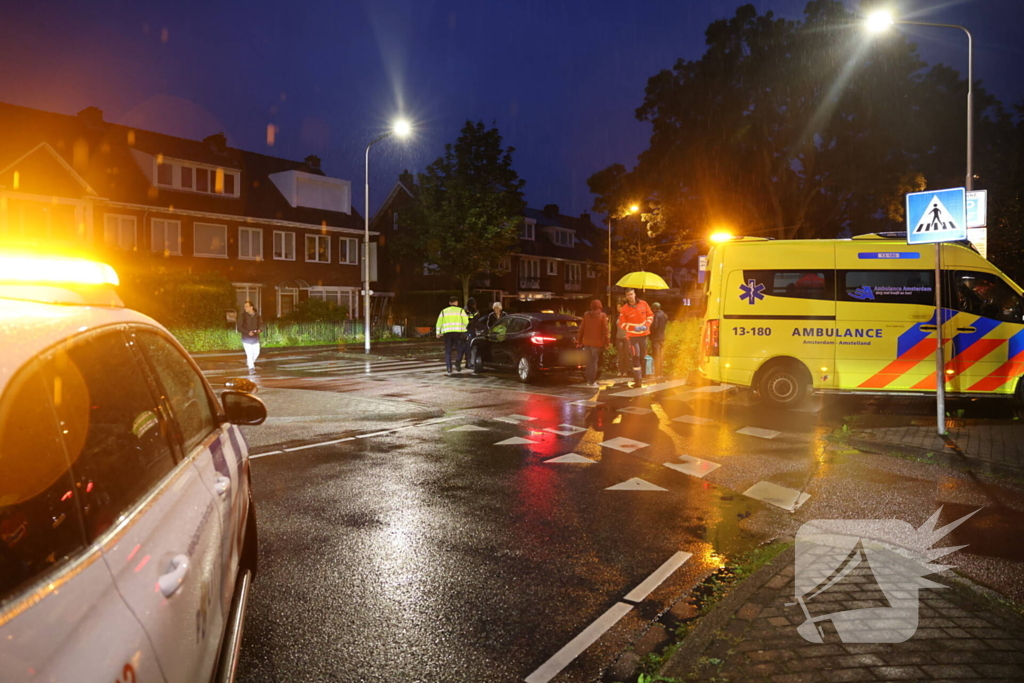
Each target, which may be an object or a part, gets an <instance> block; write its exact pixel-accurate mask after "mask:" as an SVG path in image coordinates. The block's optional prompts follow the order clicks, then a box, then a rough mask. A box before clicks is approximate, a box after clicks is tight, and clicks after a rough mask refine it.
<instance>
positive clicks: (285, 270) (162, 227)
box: [0, 104, 386, 317]
mask: <svg viewBox="0 0 1024 683" xmlns="http://www.w3.org/2000/svg"><path fill="white" fill-rule="evenodd" d="M0 131H2V135H0V244H7V245H19V244H21V245H35V246H39V245H41V244H45V245H46V247H47V248H49V249H57V250H62V249H63V250H68V251H74V252H76V253H86V254H90V255H93V256H95V257H97V258H100V259H102V260H104V261H107V262H109V263H111V264H112V265H114V266H115V267H116V268H117V269H118V270H119V272H122V273H124V272H129V273H130V272H136V273H138V272H150V273H166V272H172V271H181V270H184V271H187V272H190V273H208V272H211V271H213V272H217V273H221V274H223V275H224V276H225V277H226V278H228V279H229V280H230V281H231V283H232V284H233V285H234V288H235V292H236V299H237V305H238V307H239V308H240V307H241V304H242V303H243V302H244V301H245V300H246V299H250V300H252V301H253V302H254V303H256V305H257V306H258V307H259V308H260V310H261V311H262V312H263V314H264V315H265V316H267V317H280V316H284V315H287V314H288V313H290V312H291V311H292V310H293V309H294V308H295V306H296V305H297V304H298V303H299V302H300V301H302V300H304V299H306V298H309V297H312V298H317V299H322V300H325V301H329V302H332V303H334V304H336V305H339V306H344V307H346V308H347V310H348V312H349V316H350V317H358V316H359V315H360V314H361V312H360V310H359V309H360V296H359V292H360V290H361V280H362V277H361V269H360V261H361V259H360V249H361V242H362V236H363V221H362V217H361V216H360V215H359V213H358V212H356V211H355V209H354V208H353V206H352V185H351V182H350V181H348V180H342V179H340V178H333V177H330V176H328V175H327V174H326V173H324V171H323V170H322V169H321V168H320V160H319V159H318V158H317V157H315V156H309V157H306V159H305V160H304V161H301V162H297V161H290V160H287V159H279V158H276V157H272V156H268V155H265V154H257V153H255V152H248V151H245V150H240V149H236V148H233V147H229V146H228V145H227V139H226V138H225V137H224V135H223V134H220V133H218V134H214V135H210V136H209V137H207V138H205V139H204V140H202V141H197V140H188V139H184V138H179V137H174V136H171V135H164V134H161V133H155V132H152V131H146V130H141V129H138V128H131V127H128V126H123V125H118V124H113V123H109V122H107V121H104V120H103V112H101V111H100V110H99V109H96V108H95V107H89V108H87V109H84V110H82V111H81V112H79V113H78V115H77V116H69V115H64V114H56V113H51V112H45V111H40V110H37V109H30V108H27V107H20V106H15V105H10V104H0ZM371 240H372V241H371V245H370V247H371V259H370V269H371V277H372V278H374V279H376V275H375V271H376V254H377V244H376V241H375V240H376V235H375V234H374V235H372V236H371ZM381 300H386V299H383V297H381V298H378V299H377V301H381Z"/></svg>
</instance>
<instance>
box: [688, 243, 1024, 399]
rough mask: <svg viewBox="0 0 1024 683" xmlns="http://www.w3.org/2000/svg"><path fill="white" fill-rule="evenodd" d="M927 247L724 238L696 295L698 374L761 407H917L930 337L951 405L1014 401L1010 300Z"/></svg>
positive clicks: (978, 264)
mask: <svg viewBox="0 0 1024 683" xmlns="http://www.w3.org/2000/svg"><path fill="white" fill-rule="evenodd" d="M941 249H942V256H941V264H942V305H943V308H942V319H941V321H937V320H936V315H935V291H934V286H935V247H934V245H931V244H929V245H920V246H911V245H908V244H907V243H906V238H905V233H875V234H868V235H859V236H857V237H854V238H852V239H846V240H785V241H776V240H769V239H765V238H751V237H742V238H735V239H732V240H729V241H726V242H723V243H720V244H717V245H715V246H714V247H712V249H711V251H710V253H709V254H708V263H707V273H706V279H705V283H704V287H705V290H704V293H705V305H706V312H705V314H704V325H703V331H702V339H701V354H700V367H699V371H700V374H701V375H702V376H703V377H704V378H705V379H706V380H709V381H710V382H712V383H722V384H732V385H738V386H742V387H750V388H753V389H755V390H756V391H757V392H758V393H759V394H760V395H761V397H762V399H763V400H765V401H767V402H768V403H771V404H774V405H776V406H781V407H791V406H795V405H796V404H798V403H799V402H800V401H801V400H802V399H803V398H804V397H805V396H806V395H807V394H808V392H810V391H816V392H819V393H843V394H890V395H908V396H911V395H928V394H934V392H935V390H936V379H935V375H936V367H935V366H936V358H935V356H936V348H937V346H938V341H937V340H938V336H937V331H938V327H939V325H941V327H942V330H941V331H942V340H943V353H944V359H945V366H944V381H945V384H946V391H947V392H948V394H949V395H950V396H960V397H981V396H984V397H1002V398H1011V399H1013V398H1015V399H1016V400H1017V401H1018V406H1019V405H1020V402H1021V401H1024V381H1022V379H1021V376H1022V375H1024V317H1022V316H1024V299H1022V296H1021V288H1020V287H1019V286H1018V285H1017V284H1015V283H1014V282H1013V281H1012V280H1010V279H1009V278H1008V277H1006V276H1005V275H1004V274H1003V273H1002V272H1000V271H999V269H998V268H996V267H995V266H994V265H992V264H991V263H989V262H988V261H987V260H985V259H984V258H982V257H981V255H979V254H978V253H977V252H976V251H975V250H974V249H973V248H972V247H971V246H970V245H969V243H966V242H956V243H947V244H943V245H942V247H941Z"/></svg>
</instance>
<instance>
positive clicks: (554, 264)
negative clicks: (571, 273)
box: [548, 259, 558, 275]
mask: <svg viewBox="0 0 1024 683" xmlns="http://www.w3.org/2000/svg"><path fill="white" fill-rule="evenodd" d="M548 275H558V261H552V260H550V259H549V260H548Z"/></svg>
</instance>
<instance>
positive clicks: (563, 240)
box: [551, 230, 576, 248]
mask: <svg viewBox="0 0 1024 683" xmlns="http://www.w3.org/2000/svg"><path fill="white" fill-rule="evenodd" d="M551 238H552V239H551V241H552V242H554V243H555V245H556V246H559V247H570V248H571V247H573V246H575V243H576V240H575V239H574V237H573V234H572V231H571V230H555V231H554V233H553V234H552V236H551Z"/></svg>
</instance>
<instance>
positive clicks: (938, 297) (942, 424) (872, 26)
mask: <svg viewBox="0 0 1024 683" xmlns="http://www.w3.org/2000/svg"><path fill="white" fill-rule="evenodd" d="M894 24H902V25H905V26H934V27H935V28H955V29H959V30H961V31H963V32H964V33H966V34H967V178H966V182H965V183H964V188H965V189H966V191H967V192H970V191H971V190H972V189H973V187H974V172H973V171H972V170H971V146H972V145H971V142H972V139H973V137H974V113H973V110H974V98H973V93H972V90H973V87H972V86H973V84H974V37H973V36H972V35H971V32H970V31H968V30H967V28H966V27H964V26H960V25H959V24H933V23H931V22H926V21H903V20H899V21H897V20H894V19H893V18H892V15H891V14H890V13H888V12H886V11H884V10H880V11H878V12H873V13H872V14H871V15H870V16H869V17H868V18H867V19H866V21H865V27H866V28H867V29H868V30H869V31H871V32H872V33H879V32H881V31H884V30H886V29H887V28H889V27H890V26H893V25H894ZM909 218H910V217H909V216H908V217H907V219H908V220H909ZM943 325H944V321H943V319H942V249H941V244H940V243H939V242H936V243H935V337H936V344H935V418H936V420H935V421H936V431H937V432H938V434H939V436H944V435H945V434H946V382H945V379H946V373H945V366H946V364H945V360H944V359H943V355H944V350H943V345H944V344H945V342H946V340H945V336H946V335H945V334H944V333H943Z"/></svg>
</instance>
